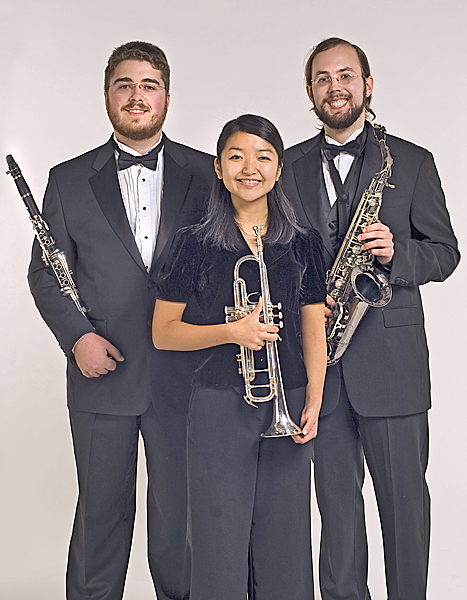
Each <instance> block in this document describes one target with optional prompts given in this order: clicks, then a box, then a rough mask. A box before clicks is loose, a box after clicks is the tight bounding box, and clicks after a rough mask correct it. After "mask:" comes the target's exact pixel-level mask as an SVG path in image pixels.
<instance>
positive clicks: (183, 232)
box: [157, 227, 203, 302]
mask: <svg viewBox="0 0 467 600" xmlns="http://www.w3.org/2000/svg"><path fill="white" fill-rule="evenodd" d="M202 253H203V246H202V243H201V242H200V241H199V240H198V237H197V236H196V234H195V233H194V232H193V228H192V227H185V228H183V229H180V230H179V231H177V233H176V235H175V237H174V240H173V242H172V246H171V248H170V252H169V255H168V257H167V260H166V262H165V265H164V266H163V268H162V270H161V273H160V275H159V278H158V280H157V298H158V299H159V300H165V301H167V302H188V300H189V299H190V298H191V296H192V295H193V291H194V284H195V281H196V280H197V279H198V272H199V267H200V264H201V260H202Z"/></svg>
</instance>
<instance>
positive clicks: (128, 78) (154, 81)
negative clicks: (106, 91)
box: [114, 77, 160, 84]
mask: <svg viewBox="0 0 467 600" xmlns="http://www.w3.org/2000/svg"><path fill="white" fill-rule="evenodd" d="M119 81H128V82H133V79H132V78H131V77H119V78H118V79H116V80H115V81H114V83H118V82H119ZM141 83H159V84H160V81H159V80H157V79H151V78H150V77H145V78H144V79H142V80H141Z"/></svg>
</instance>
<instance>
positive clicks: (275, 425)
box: [224, 225, 301, 438]
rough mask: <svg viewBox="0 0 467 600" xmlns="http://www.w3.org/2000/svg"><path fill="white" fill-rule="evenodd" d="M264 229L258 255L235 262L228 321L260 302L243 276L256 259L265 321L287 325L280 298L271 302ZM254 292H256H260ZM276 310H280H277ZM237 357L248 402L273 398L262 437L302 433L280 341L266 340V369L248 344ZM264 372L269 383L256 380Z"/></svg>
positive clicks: (258, 239)
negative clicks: (289, 396)
mask: <svg viewBox="0 0 467 600" xmlns="http://www.w3.org/2000/svg"><path fill="white" fill-rule="evenodd" d="M262 230H263V227H262V226H261V225H257V226H255V227H253V231H254V232H255V236H256V244H257V247H258V256H255V255H254V254H251V255H247V256H242V258H239V259H238V261H237V262H236V264H235V267H234V282H233V291H234V304H235V306H226V307H225V308H224V311H225V320H226V323H232V322H233V321H238V320H239V319H243V317H246V316H247V315H249V314H250V313H252V312H253V310H254V309H255V307H256V306H257V303H256V302H252V301H251V300H250V296H252V295H253V294H248V293H247V289H246V283H245V280H244V279H242V278H241V277H240V267H241V265H242V264H243V263H244V262H246V261H249V260H253V261H256V262H257V263H258V267H259V275H260V284H261V297H262V298H263V317H264V322H265V323H266V325H277V326H278V327H282V326H283V323H282V321H281V320H280V319H282V313H281V312H280V309H281V308H282V305H281V303H280V302H278V303H277V304H273V303H272V302H271V294H270V290H269V283H268V274H267V269H266V265H265V264H264V257H263V240H262V239H261V232H262ZM254 293H255V294H256V292H254ZM274 311H278V312H277V314H275V312H274ZM275 319H279V322H278V323H275ZM237 361H238V365H239V366H238V372H239V373H240V374H241V375H243V379H244V381H245V395H244V396H243V398H244V400H245V402H247V403H248V404H250V405H251V406H254V407H255V408H257V406H256V404H255V403H256V402H269V401H270V400H272V401H273V418H272V422H271V425H270V427H269V428H268V429H267V431H265V432H264V433H262V434H261V437H265V438H266V437H283V436H287V435H296V434H298V433H301V429H300V428H299V427H298V426H297V425H296V424H295V423H294V422H293V421H292V419H291V418H290V415H289V411H288V408H287V402H286V399H285V393H284V386H283V383H282V374H281V367H280V362H279V353H278V350H277V342H276V341H274V342H270V341H266V362H267V368H266V369H256V368H255V359H254V351H253V350H250V349H249V348H246V347H245V346H240V353H239V354H238V355H237ZM261 372H262V373H267V375H268V383H265V384H255V383H254V379H255V377H256V374H257V373H261ZM258 389H262V390H263V391H266V395H264V396H258V395H255V390H258Z"/></svg>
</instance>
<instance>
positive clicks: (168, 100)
mask: <svg viewBox="0 0 467 600" xmlns="http://www.w3.org/2000/svg"><path fill="white" fill-rule="evenodd" d="M166 102H167V110H169V105H170V94H167V100H166Z"/></svg>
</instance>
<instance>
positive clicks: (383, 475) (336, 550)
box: [313, 386, 430, 600]
mask: <svg viewBox="0 0 467 600" xmlns="http://www.w3.org/2000/svg"><path fill="white" fill-rule="evenodd" d="M342 387H343V388H344V386H342ZM313 450H314V458H313V460H314V465H315V485H316V493H317V498H318V505H319V510H320V513H321V521H322V532H321V551H320V587H321V594H322V599H323V600H369V599H370V592H369V590H368V587H367V572H368V549H367V538H366V528H365V515H364V504H363V497H362V486H363V479H364V459H365V460H366V462H367V465H368V469H369V472H370V474H371V477H372V480H373V486H374V490H375V494H376V499H377V503H378V510H379V516H380V521H381V528H382V533H383V545H384V559H385V569H386V585H387V593H388V599H389V600H425V599H426V583H427V572H428V552H429V538H430V496H429V493H428V487H427V484H426V480H425V472H426V468H427V464H428V416H427V413H426V412H423V413H420V414H415V415H408V416H402V417H386V418H380V417H362V416H361V415H358V414H357V413H356V412H355V411H354V410H353V408H352V407H351V405H350V403H349V400H348V398H347V395H346V393H345V389H344V390H343V393H342V394H341V398H340V400H339V404H338V406H337V408H336V409H335V410H334V411H333V412H332V413H330V414H329V415H326V416H325V417H321V418H320V421H319V429H318V436H317V438H316V439H315V440H314V445H313Z"/></svg>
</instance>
